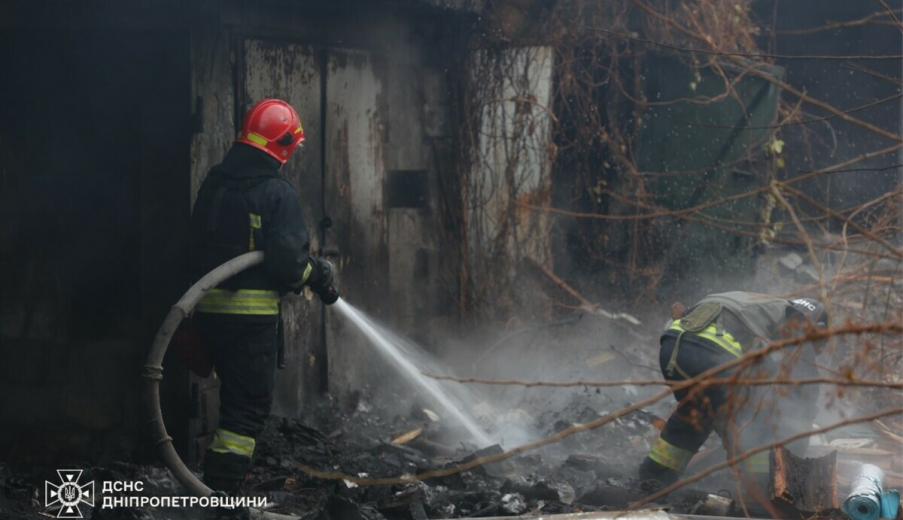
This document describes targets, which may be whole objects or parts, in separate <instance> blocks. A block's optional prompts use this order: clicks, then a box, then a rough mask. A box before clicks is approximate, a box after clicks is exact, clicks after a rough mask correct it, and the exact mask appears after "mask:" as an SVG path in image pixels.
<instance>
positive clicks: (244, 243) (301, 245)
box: [191, 144, 312, 316]
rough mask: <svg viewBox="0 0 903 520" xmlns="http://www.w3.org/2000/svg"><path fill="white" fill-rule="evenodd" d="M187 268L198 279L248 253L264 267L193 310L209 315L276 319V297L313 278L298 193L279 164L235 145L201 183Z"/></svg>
mask: <svg viewBox="0 0 903 520" xmlns="http://www.w3.org/2000/svg"><path fill="white" fill-rule="evenodd" d="M191 239H192V251H191V261H192V267H193V271H194V274H195V275H196V278H195V279H197V278H199V277H200V276H203V275H204V274H206V273H207V272H209V271H210V270H211V269H213V268H215V267H217V266H218V265H220V264H222V263H223V262H225V261H227V260H229V259H231V258H234V257H236V256H238V255H240V254H242V253H247V252H248V251H255V250H261V251H263V252H264V255H265V256H264V263H263V264H262V265H258V266H255V267H252V268H250V269H247V270H245V271H243V272H241V273H239V274H237V275H235V276H233V277H232V278H230V279H229V280H226V281H225V282H223V283H222V284H221V285H220V286H219V288H217V289H215V290H212V291H210V292H209V293H208V294H207V295H206V296H205V297H204V299H202V300H201V302H200V303H199V304H198V310H199V311H200V312H206V313H219V314H242V315H261V316H263V315H276V314H278V303H279V297H280V296H281V295H282V294H284V293H286V292H288V291H290V290H299V289H300V287H301V285H302V284H303V283H304V282H305V281H307V278H308V277H309V276H310V273H311V270H312V266H311V263H310V261H309V249H310V243H309V238H308V234H307V228H306V227H305V224H304V217H303V213H302V211H301V202H300V199H299V196H298V192H297V191H296V190H295V188H294V187H293V186H292V185H291V184H290V183H289V182H288V181H286V180H285V179H284V178H283V177H281V175H280V173H279V163H278V162H277V161H275V160H274V159H272V158H270V157H268V156H267V155H266V154H264V153H262V152H260V151H258V150H255V149H254V148H252V147H250V146H246V145H243V144H235V145H233V146H232V148H231V149H230V150H229V153H228V154H227V155H226V157H225V159H223V162H222V163H220V164H219V165H217V166H215V167H213V168H212V169H211V170H210V173H209V174H208V175H207V178H206V179H204V182H203V184H202V185H201V189H200V191H199V193H198V197H197V202H196V203H195V207H194V211H193V213H192V217H191Z"/></svg>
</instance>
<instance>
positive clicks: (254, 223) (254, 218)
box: [248, 213, 263, 229]
mask: <svg viewBox="0 0 903 520" xmlns="http://www.w3.org/2000/svg"><path fill="white" fill-rule="evenodd" d="M248 217H249V218H250V220H251V228H252V229H260V228H261V227H263V226H262V224H261V222H260V215H258V214H257V213H248Z"/></svg>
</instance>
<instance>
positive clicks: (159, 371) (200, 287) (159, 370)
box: [142, 251, 263, 497]
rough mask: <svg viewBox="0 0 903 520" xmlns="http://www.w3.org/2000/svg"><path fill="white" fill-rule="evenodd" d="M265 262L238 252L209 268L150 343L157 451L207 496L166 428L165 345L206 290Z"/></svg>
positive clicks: (149, 395)
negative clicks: (163, 404)
mask: <svg viewBox="0 0 903 520" xmlns="http://www.w3.org/2000/svg"><path fill="white" fill-rule="evenodd" d="M261 262H263V253H262V252H260V251H254V252H251V253H245V254H243V255H241V256H237V257H235V258H233V259H232V260H229V261H228V262H226V263H224V264H222V265H220V266H219V267H217V268H216V269H214V270H212V271H210V272H209V273H207V274H206V275H204V276H203V277H202V278H201V279H200V280H198V281H197V282H196V283H195V284H194V285H192V286H191V287H190V288H189V289H188V291H186V292H185V294H183V295H182V297H181V298H180V299H179V301H178V302H176V304H175V305H173V306H172V308H170V309H169V314H167V315H166V318H165V319H164V320H163V324H162V325H160V328H159V329H158V330H157V335H156V336H155V337H154V342H153V344H151V348H150V352H149V353H148V355H147V360H146V361H145V363H144V371H143V372H142V377H143V378H144V390H143V397H144V404H145V406H146V413H147V417H148V422H149V423H150V427H151V435H152V441H153V443H154V445H155V447H156V450H157V453H158V455H159V456H160V458H161V459H163V463H164V464H166V467H167V468H169V471H171V472H172V474H173V476H175V477H176V480H178V481H179V482H180V483H181V484H182V485H183V486H185V487H186V488H188V490H189V491H191V493H192V494H194V495H196V496H199V497H205V496H210V495H212V494H213V490H212V489H210V488H209V487H207V485H205V484H204V483H203V482H201V479H199V478H198V477H197V476H196V475H195V474H194V473H192V471H191V470H189V469H188V467H187V466H186V465H185V463H184V462H183V461H182V458H181V457H179V454H178V453H177V452H176V449H175V447H174V446H173V444H172V437H170V436H169V434H168V433H167V432H166V424H165V423H164V422H163V410H162V409H161V408H160V381H162V380H163V357H164V356H165V355H166V349H168V348H169V342H170V341H171V340H172V336H173V334H174V333H175V332H176V329H178V328H179V324H180V323H182V320H184V319H185V318H186V317H187V316H188V315H190V314H191V311H192V310H194V307H195V305H197V303H198V302H199V301H200V300H201V298H202V297H203V296H204V294H206V293H207V291H209V290H210V289H213V288H214V287H216V286H217V285H219V284H220V283H222V282H223V281H225V280H227V279H229V278H230V277H232V276H234V275H236V274H238V273H240V272H242V271H244V270H245V269H247V268H249V267H253V266H255V265H257V264H260V263H261Z"/></svg>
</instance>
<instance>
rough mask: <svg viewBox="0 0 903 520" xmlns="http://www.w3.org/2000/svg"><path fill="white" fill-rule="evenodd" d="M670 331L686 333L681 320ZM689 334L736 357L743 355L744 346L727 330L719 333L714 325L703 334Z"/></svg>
mask: <svg viewBox="0 0 903 520" xmlns="http://www.w3.org/2000/svg"><path fill="white" fill-rule="evenodd" d="M668 330H673V331H676V332H685V331H684V328H683V327H681V326H680V320H674V321H673V322H672V323H671V327H669V328H668ZM688 334H695V335H696V336H699V337H700V338H705V339H707V340H709V341H711V342H712V343H715V344H716V345H718V346H719V347H721V348H723V349H724V350H726V351H728V352H729V353H731V354H732V355H734V356H736V357H740V356H742V355H743V345H741V344H740V342H739V341H737V340H736V339H734V336H732V335H731V333H730V332H728V331H726V330H721V331H719V330H718V327H717V326H715V324H714V323H713V324H711V325H709V326H708V327H706V328H705V329H703V330H702V331H701V332H691V333H688Z"/></svg>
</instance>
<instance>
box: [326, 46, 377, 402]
mask: <svg viewBox="0 0 903 520" xmlns="http://www.w3.org/2000/svg"><path fill="white" fill-rule="evenodd" d="M326 70H327V80H326V85H327V86H326V99H327V106H326V129H325V138H326V146H325V149H326V177H325V198H326V208H327V214H329V215H330V217H331V218H332V220H333V222H334V225H333V228H332V230H331V232H330V233H329V234H328V236H327V249H335V250H337V251H338V252H339V257H338V259H337V263H338V270H339V273H340V279H339V283H340V290H341V291H342V294H343V296H344V297H345V298H346V299H347V300H348V301H349V302H351V303H352V304H353V305H356V306H359V307H361V308H362V309H364V310H365V311H367V312H370V313H375V314H377V315H380V313H381V311H383V310H385V309H386V308H387V307H388V306H387V305H384V301H385V298H386V296H387V285H388V284H387V280H388V247H387V228H386V215H385V209H384V207H383V183H384V177H385V166H384V155H383V148H384V136H385V123H384V121H385V119H384V116H383V107H382V97H383V81H382V80H381V78H380V75H379V74H378V73H377V66H376V65H375V64H374V61H373V60H372V59H371V57H370V56H369V55H368V54H366V53H363V52H355V51H344V50H343V51H330V53H329V57H328V60H327V66H326ZM326 317H327V321H328V323H329V325H328V327H327V345H329V353H330V362H329V382H330V388H337V389H338V388H347V387H348V385H349V383H350V384H354V383H355V382H357V383H359V382H360V381H361V379H362V378H363V377H366V376H367V375H372V374H368V373H367V372H368V368H370V367H369V366H368V365H370V363H367V360H368V356H370V355H371V354H370V349H369V347H367V346H366V345H365V344H363V343H362V339H361V338H360V337H359V336H357V335H356V334H355V333H354V332H353V331H350V330H348V329H347V328H346V327H345V324H344V323H343V322H342V321H341V320H337V319H336V318H335V316H334V315H333V314H332V313H327V316H326ZM355 386H358V385H357V384H355Z"/></svg>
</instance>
